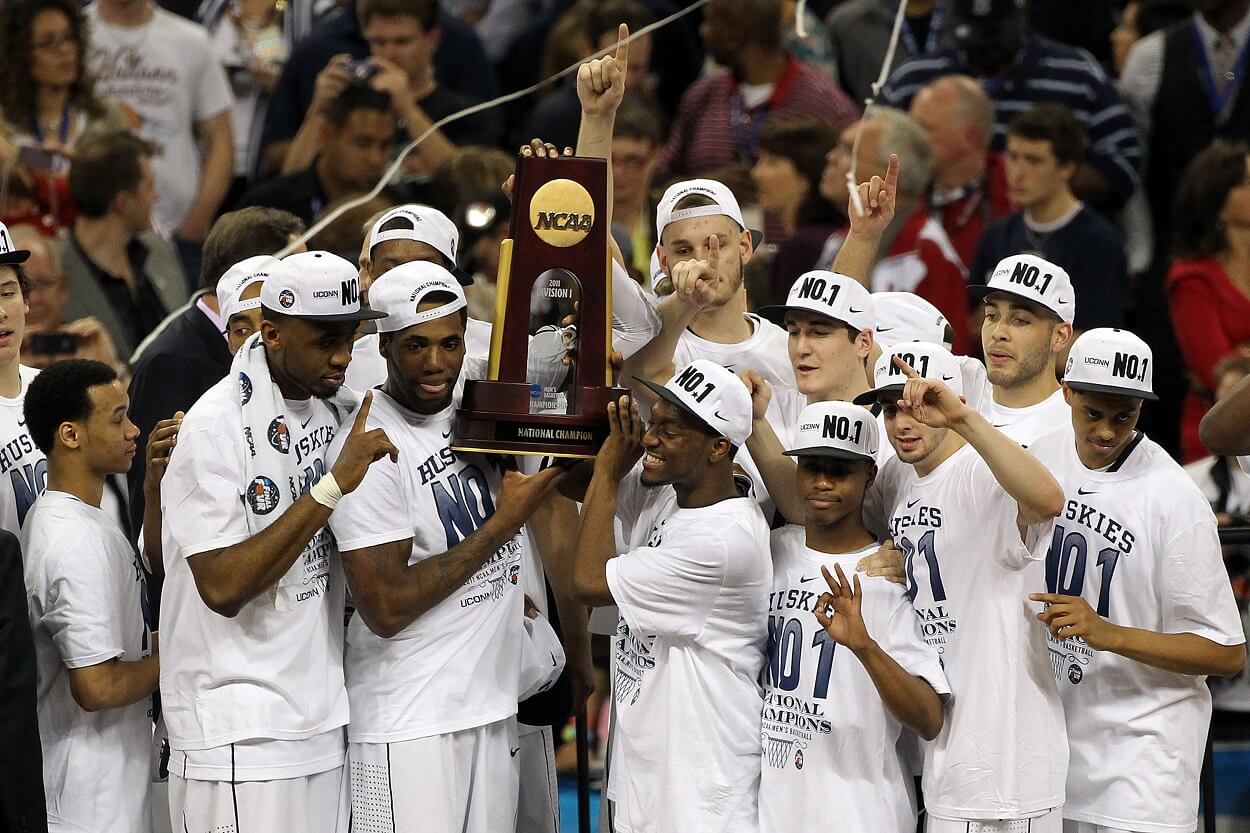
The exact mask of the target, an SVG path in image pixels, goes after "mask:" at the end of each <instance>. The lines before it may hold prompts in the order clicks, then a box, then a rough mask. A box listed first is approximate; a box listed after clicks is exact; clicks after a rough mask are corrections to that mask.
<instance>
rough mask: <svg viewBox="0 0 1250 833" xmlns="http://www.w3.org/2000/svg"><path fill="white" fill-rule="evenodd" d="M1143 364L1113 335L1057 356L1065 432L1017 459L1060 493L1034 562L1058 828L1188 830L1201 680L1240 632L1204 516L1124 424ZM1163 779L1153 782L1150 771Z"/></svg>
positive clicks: (1225, 662) (1087, 337)
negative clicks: (1039, 571)
mask: <svg viewBox="0 0 1250 833" xmlns="http://www.w3.org/2000/svg"><path fill="white" fill-rule="evenodd" d="M1152 359H1153V356H1152V354H1151V352H1150V348H1149V347H1147V346H1146V343H1145V342H1144V341H1142V340H1141V339H1140V338H1138V337H1137V336H1135V335H1133V334H1132V333H1129V332H1126V331H1124V330H1113V329H1096V330H1089V331H1088V332H1086V333H1084V334H1082V335H1081V337H1080V338H1078V339H1077V340H1076V343H1075V344H1073V346H1072V351H1071V353H1070V355H1069V356H1068V365H1067V372H1066V373H1065V374H1064V391H1063V392H1064V397H1065V399H1066V400H1067V403H1068V405H1069V406H1070V408H1071V417H1070V421H1069V424H1068V425H1066V426H1065V427H1063V428H1062V429H1060V430H1058V431H1055V432H1054V433H1052V434H1048V435H1047V436H1045V437H1042V438H1041V439H1039V440H1038V441H1037V442H1035V443H1034V444H1033V445H1032V446H1031V447H1030V450H1031V451H1032V452H1033V453H1035V454H1036V455H1038V457H1039V458H1040V459H1041V460H1042V462H1044V463H1045V464H1046V465H1047V467H1048V468H1049V470H1050V471H1051V472H1052V473H1053V474H1054V476H1055V477H1056V478H1058V480H1059V482H1060V484H1061V485H1062V486H1063V490H1064V494H1065V496H1066V498H1067V501H1066V504H1065V507H1064V511H1063V514H1062V515H1061V517H1059V518H1058V519H1057V520H1056V522H1055V527H1054V532H1053V534H1052V535H1051V536H1050V537H1049V538H1048V539H1045V540H1043V541H1042V542H1041V543H1040V544H1039V547H1038V551H1037V552H1038V555H1039V556H1040V555H1041V554H1042V553H1043V552H1044V553H1045V557H1046V590H1047V592H1046V593H1034V594H1032V595H1031V596H1030V597H1029V598H1030V599H1032V600H1033V601H1038V602H1043V603H1045V604H1046V606H1047V608H1046V610H1045V611H1044V612H1043V613H1041V614H1039V616H1038V618H1039V619H1041V620H1042V621H1043V622H1045V623H1046V625H1047V626H1048V627H1049V628H1050V657H1051V662H1052V664H1053V665H1054V670H1055V676H1056V678H1057V679H1058V682H1059V691H1060V693H1061V695H1062V697H1063V703H1064V712H1065V714H1066V716H1067V724H1068V745H1069V749H1070V753H1071V763H1070V765H1069V769H1068V797H1067V803H1066V804H1065V806H1064V812H1063V815H1064V819H1065V821H1064V830H1065V832H1066V833H1102V831H1108V830H1114V831H1119V830H1126V831H1127V830H1132V831H1155V832H1156V833H1158V832H1159V831H1169V832H1170V831H1176V833H1181V832H1182V831H1184V833H1189V831H1193V830H1194V829H1195V826H1196V825H1197V821H1198V820H1197V810H1198V774H1199V770H1200V769H1201V767H1202V756H1203V750H1204V744H1203V741H1204V739H1205V737H1206V732H1207V729H1208V726H1209V725H1210V720H1211V695H1210V693H1209V692H1208V690H1207V687H1206V685H1205V682H1204V677H1205V676H1206V675H1208V674H1213V675H1218V676H1222V677H1230V676H1234V675H1236V674H1237V673H1239V672H1240V671H1241V668H1242V666H1243V665H1244V664H1245V658H1246V647H1245V636H1244V634H1243V632H1242V628H1241V621H1240V616H1239V614H1238V612H1237V606H1236V603H1235V602H1234V600H1233V594H1232V591H1231V589H1230V587H1229V584H1228V575H1227V572H1226V571H1225V568H1224V563H1223V558H1222V555H1221V551H1220V542H1219V537H1218V535H1217V534H1216V520H1215V516H1214V515H1213V514H1212V512H1211V509H1210V508H1209V505H1208V503H1207V501H1206V499H1205V498H1204V497H1203V495H1202V494H1201V493H1200V492H1199V491H1198V489H1197V487H1195V486H1194V485H1193V483H1192V481H1191V480H1190V479H1189V477H1188V476H1187V475H1186V474H1185V471H1184V470H1183V469H1182V468H1181V467H1180V466H1179V465H1177V463H1176V462H1175V461H1174V460H1173V459H1172V458H1171V457H1169V456H1168V454H1167V452H1165V451H1164V450H1163V449H1162V448H1160V447H1159V446H1158V445H1156V444H1155V443H1154V442H1153V441H1151V440H1150V439H1148V438H1147V437H1146V436H1145V435H1144V434H1143V433H1141V432H1140V431H1138V430H1137V420H1138V418H1139V417H1140V415H1141V410H1142V404H1143V402H1144V401H1146V400H1154V399H1156V398H1157V397H1156V396H1155V394H1154V392H1153V390H1152V384H1151V383H1152V377H1153V372H1152V369H1151V365H1152V363H1153V362H1152ZM1163 773H1167V774H1166V775H1164V774H1163Z"/></svg>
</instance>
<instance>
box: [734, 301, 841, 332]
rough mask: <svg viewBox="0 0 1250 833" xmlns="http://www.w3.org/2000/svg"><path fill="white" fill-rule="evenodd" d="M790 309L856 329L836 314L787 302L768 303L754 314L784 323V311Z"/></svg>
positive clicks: (775, 322) (776, 322)
mask: <svg viewBox="0 0 1250 833" xmlns="http://www.w3.org/2000/svg"><path fill="white" fill-rule="evenodd" d="M790 310H794V311H795V312H801V313H804V314H806V315H819V316H821V317H822V318H828V319H829V320H830V321H834V322H836V323H838V324H845V325H846V326H848V327H852V328H853V329H858V328H857V327H855V326H854V325H853V324H850V323H849V322H847V321H843V320H842V319H841V318H838V317H837V316H836V315H830V314H829V313H827V312H822V311H820V310H815V309H808V308H807V307H796V306H790V305H788V304H769V305H768V306H765V307H760V308H759V309H757V310H756V311H755V314H756V315H758V316H759V317H760V318H763V319H765V320H766V321H771V322H773V323H774V324H785V320H786V313H787V312H789V311H790Z"/></svg>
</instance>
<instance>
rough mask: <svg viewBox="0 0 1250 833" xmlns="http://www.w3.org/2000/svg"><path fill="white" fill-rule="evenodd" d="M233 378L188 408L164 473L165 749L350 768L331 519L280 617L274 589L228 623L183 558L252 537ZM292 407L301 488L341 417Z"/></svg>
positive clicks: (218, 761) (313, 768) (271, 773)
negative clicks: (297, 590) (346, 757)
mask: <svg viewBox="0 0 1250 833" xmlns="http://www.w3.org/2000/svg"><path fill="white" fill-rule="evenodd" d="M237 385H238V381H237V379H236V378H235V377H234V376H233V375H229V376H227V377H226V378H225V379H222V380H221V381H220V382H218V383H217V384H216V385H214V386H213V387H211V388H209V390H208V392H207V393H205V394H204V395H203V396H202V397H200V400H199V401H198V402H196V403H195V404H194V405H193V406H191V410H189V411H188V412H187V415H186V417H185V418H184V419H183V422H182V428H181V429H180V430H179V432H178V448H177V449H176V450H175V451H174V454H173V456H172V458H171V460H170V463H169V469H168V470H167V471H166V472H165V476H164V478H163V479H162V480H161V510H162V512H163V513H164V521H165V524H164V530H163V534H162V542H163V545H164V561H165V587H164V592H163V595H162V608H161V615H162V625H163V627H162V636H163V643H164V644H163V648H164V650H162V651H161V697H162V703H163V707H164V715H165V721H166V723H167V724H168V727H169V743H170V747H171V749H173V750H174V751H175V753H186V756H185V758H186V760H185V762H184V761H183V759H182V758H181V757H178V756H177V755H175V760H177V761H178V762H179V763H185V765H186V773H187V774H186V777H188V778H198V779H202V780H235V781H257V780H271V779H275V778H295V777H300V776H304V775H311V774H314V773H317V772H325V771H327V770H330V769H333V768H334V767H336V766H341V765H342V763H343V753H344V745H343V732H342V728H341V727H342V726H344V725H346V723H347V691H346V689H345V687H344V684H343V573H342V566H341V565H340V564H339V560H338V556H337V551H336V549H335V546H334V540H333V538H332V537H331V535H330V530H329V529H328V528H327V527H322V528H321V529H319V530H318V531H317V532H316V534H315V535H314V536H313V537H312V539H311V540H310V541H309V542H308V545H307V547H306V548H305V549H304V551H303V553H302V554H301V555H300V557H299V558H298V559H297V560H296V561H295V563H294V565H293V566H292V567H291V569H292V570H299V571H302V572H303V578H304V584H305V585H307V587H308V589H307V590H305V591H302V592H300V593H299V594H298V598H297V604H296V605H295V607H294V608H293V609H292V610H289V611H279V610H278V609H277V608H276V607H275V605H274V603H273V601H272V597H271V595H270V594H269V593H267V592H266V593H262V594H260V595H259V596H258V597H256V598H255V599H252V600H251V601H250V602H248V603H247V604H245V605H243V608H242V610H240V611H239V614H238V615H237V616H235V617H234V618H226V617H224V616H219V615H218V614H216V613H214V612H213V611H211V610H210V609H209V608H208V606H207V605H205V604H204V601H203V600H202V599H201V598H200V594H199V591H198V590H197V589H196V586H195V579H194V577H193V576H192V574H191V568H190V567H189V566H188V565H187V559H188V558H189V557H191V556H193V555H198V554H200V553H203V552H209V551H210V550H217V549H222V548H225V547H231V546H234V545H235V544H238V543H241V542H243V541H246V540H247V539H248V538H250V537H252V536H251V532H250V531H249V529H248V524H247V517H246V515H245V509H244V506H243V500H244V497H243V495H244V492H245V490H246V486H247V475H246V473H245V472H246V469H245V466H244V456H245V455H246V454H247V453H248V451H247V443H246V441H245V439H244V432H243V425H242V409H241V408H240V406H239V404H238V398H237V396H238V394H237ZM284 407H285V409H286V413H287V416H288V419H287V420H286V423H287V425H288V427H289V429H290V434H291V443H290V449H291V453H292V454H293V455H295V457H296V460H295V462H296V466H297V468H298V469H299V475H298V484H292V485H296V487H297V489H296V490H297V491H298V492H299V493H300V494H301V495H303V494H304V493H306V492H307V491H308V489H310V488H311V487H312V486H313V485H314V484H316V483H317V481H318V480H320V479H321V477H322V475H324V474H325V472H326V471H327V467H326V465H325V455H326V452H327V450H328V448H329V446H330V442H331V441H332V440H333V438H334V435H335V434H336V433H337V432H338V430H339V416H338V414H337V413H336V412H335V410H334V409H333V408H332V406H331V405H330V404H328V403H326V402H324V401H321V400H317V399H308V400H304V401H302V402H292V401H290V400H287V401H286V402H285V405H284ZM257 441H258V442H264V439H263V438H261V439H258V440H257ZM319 736H323V737H319ZM270 741H278V742H279V743H269V742H270ZM231 745H233V746H234V749H233V750H232V749H230V748H229V747H230V746H231ZM231 752H233V753H234V754H233V756H232V755H231V754H230V753H231ZM232 757H233V759H234V766H233V767H232V766H230V762H231V758H232Z"/></svg>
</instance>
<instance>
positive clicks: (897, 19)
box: [846, 0, 907, 217]
mask: <svg viewBox="0 0 1250 833" xmlns="http://www.w3.org/2000/svg"><path fill="white" fill-rule="evenodd" d="M906 12H907V0H898V10H897V11H895V12H894V28H893V30H891V32H890V45H889V46H888V47H887V48H886V50H885V60H884V61H882V62H881V71H880V72H878V73H877V80H876V81H874V82H872V93H871V94H870V95H869V96H868V98H866V99H864V115H865V116H867V115H868V108H869V107H871V106H872V105H874V104H876V103H877V95H878V94H879V93H880V92H881V88H882V87H883V86H885V82H886V79H887V78H889V77H890V67H891V66H893V65H894V52H895V51H896V50H897V49H898V42H899V38H901V37H902V35H903V18H904V16H905V14H906ZM863 135H864V131H863V129H862V128H861V129H859V130H856V131H855V141H854V142H853V143H852V145H851V167H850V169H849V170H848V171H847V172H846V186H847V190H848V191H850V192H851V205H852V206H853V208H854V210H855V213H856V214H858V215H859V216H860V217H863V216H864V201H863V200H861V199H860V198H859V173H858V168H859V164H858V162H857V160H858V159H859V137H860V136H863Z"/></svg>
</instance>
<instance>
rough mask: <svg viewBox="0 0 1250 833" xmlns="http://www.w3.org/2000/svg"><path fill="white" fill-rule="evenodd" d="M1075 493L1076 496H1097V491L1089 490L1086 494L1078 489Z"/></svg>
mask: <svg viewBox="0 0 1250 833" xmlns="http://www.w3.org/2000/svg"><path fill="white" fill-rule="evenodd" d="M1076 493H1077V494H1078V495H1096V494H1098V492H1097V490H1090V491H1088V492H1087V491H1085V490H1084V489H1080V488H1078V489H1077V490H1076Z"/></svg>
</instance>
